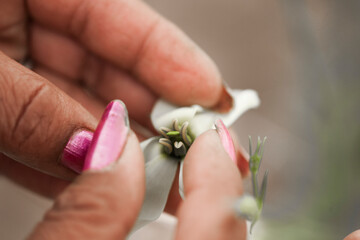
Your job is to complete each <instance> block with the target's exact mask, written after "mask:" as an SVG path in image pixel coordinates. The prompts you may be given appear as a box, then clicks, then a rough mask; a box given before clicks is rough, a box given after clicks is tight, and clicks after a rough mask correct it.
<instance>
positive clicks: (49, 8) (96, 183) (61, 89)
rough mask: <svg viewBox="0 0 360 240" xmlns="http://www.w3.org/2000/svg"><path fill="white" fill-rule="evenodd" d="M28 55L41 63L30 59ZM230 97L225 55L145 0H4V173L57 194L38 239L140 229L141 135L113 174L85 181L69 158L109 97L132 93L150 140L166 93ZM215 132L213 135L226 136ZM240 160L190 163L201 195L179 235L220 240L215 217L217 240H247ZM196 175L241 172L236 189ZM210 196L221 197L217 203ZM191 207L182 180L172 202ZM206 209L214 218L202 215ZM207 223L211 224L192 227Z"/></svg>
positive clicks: (0, 141)
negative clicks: (239, 200) (238, 210)
mask: <svg viewBox="0 0 360 240" xmlns="http://www.w3.org/2000/svg"><path fill="white" fill-rule="evenodd" d="M27 58H31V59H32V64H33V66H32V70H29V69H27V68H25V67H24V66H22V65H21V64H19V63H18V62H21V61H23V60H25V59H27ZM222 96H223V95H222V84H221V77H220V74H219V71H218V70H217V68H216V66H215V64H214V63H213V61H212V60H211V59H210V58H209V57H208V56H207V55H206V54H205V53H204V52H203V51H202V50H201V49H200V48H198V47H197V46H196V45H195V44H194V43H193V42H192V41H191V40H190V39H189V38H188V37H187V36H186V35H185V34H183V33H182V32H181V31H180V30H179V29H178V28H177V27H176V26H174V25H173V24H172V23H170V22H169V21H167V20H166V19H164V18H162V17H161V16H160V15H159V14H157V13H156V12H154V11H153V10H152V9H151V8H150V7H148V6H147V5H146V4H144V3H143V2H140V1H136V0H133V1H126V0H117V1H113V0H100V1H86V0H60V1H46V0H27V1H24V0H0V116H1V118H0V173H1V174H3V175H4V176H6V177H8V178H9V179H11V180H13V181H14V182H17V183H19V184H21V185H23V186H25V187H27V188H29V189H30V190H32V191H34V192H37V193H40V194H42V195H45V196H48V197H51V198H55V199H56V200H55V204H54V206H53V208H52V209H51V210H50V211H49V213H48V214H47V215H46V216H45V218H44V220H43V221H42V222H41V223H40V224H39V225H38V227H37V228H36V229H35V231H34V232H33V234H32V235H31V237H30V239H70V238H72V239H81V238H85V239H123V238H124V237H125V236H126V234H127V233H128V231H129V230H130V229H131V226H132V224H133V223H134V221H135V218H136V214H137V213H138V211H139V208H140V206H141V200H142V196H143V193H144V187H143V177H144V176H143V172H142V170H141V169H143V166H142V163H143V160H142V155H140V152H139V151H140V150H139V145H138V141H137V140H136V138H135V135H131V136H130V137H129V139H128V142H127V145H126V147H125V150H124V152H123V154H122V157H121V159H122V160H119V161H118V164H116V165H115V166H114V167H113V168H112V169H111V170H109V171H106V172H102V171H99V172H87V173H84V174H82V175H81V176H80V177H77V178H76V176H77V175H76V174H75V173H74V172H72V171H71V170H69V169H67V168H65V167H63V166H62V165H61V164H60V163H59V159H60V157H61V154H62V150H63V149H64V147H65V145H66V143H67V141H68V139H69V138H70V137H71V136H72V134H73V133H74V132H76V131H78V130H79V129H87V130H90V131H94V130H95V128H96V125H97V122H98V120H99V118H100V116H101V114H102V112H103V110H104V108H105V105H106V103H107V102H109V101H110V100H112V99H122V100H123V101H124V102H125V104H126V105H127V108H128V111H129V116H130V118H131V119H132V121H133V123H134V124H133V123H132V124H131V127H132V128H133V130H134V131H135V132H137V136H138V137H140V138H141V136H142V134H139V132H143V131H140V130H138V129H139V128H137V127H136V126H138V127H143V128H145V129H148V130H150V132H151V131H153V129H152V128H151V125H150V119H149V113H150V112H151V109H152V106H153V104H154V102H155V101H156V99H157V98H158V97H162V98H165V99H167V100H169V101H171V102H174V103H175V104H178V105H189V104H195V103H196V104H200V105H202V106H205V107H213V106H215V107H216V106H218V103H219V102H224V101H223V100H222V99H221V98H222ZM139 103H141V104H139ZM147 134H149V132H147ZM214 134H215V133H213V134H211V135H210V136H209V139H213V140H214V141H215V142H216V141H217V142H218V141H219V140H218V138H216V137H215V136H214ZM216 139H217V140H216ZM199 141H201V140H199ZM207 141H210V140H204V142H205V143H206V142H207ZM207 144H208V143H207ZM213 144H214V143H213ZM215 145H218V148H214V149H219V146H221V145H219V144H215ZM214 147H215V146H214ZM197 148H199V149H200V150H199V151H196V149H197ZM194 149H195V150H193V151H194V153H193V154H190V152H189V155H190V157H189V159H199V162H201V161H205V160H206V161H208V160H207V158H209V159H212V161H214V164H215V163H216V164H218V165H219V166H220V165H221V166H222V165H223V164H222V163H223V159H224V162H226V160H228V156H227V155H226V152H225V151H221V150H219V151H220V152H217V153H216V154H212V155H211V154H209V155H207V153H206V152H207V151H205V152H202V151H204V149H203V147H202V145H201V144H199V147H195V148H194ZM204 153H205V155H204ZM202 159H203V160H202ZM216 161H217V162H216ZM189 162H194V163H195V162H196V161H195V160H189ZM230 163H231V161H230V162H229V164H224V166H223V167H221V168H220V169H221V174H220V171H219V172H218V173H215V172H214V173H213V174H211V171H215V169H217V168H218V167H217V166H216V167H215V168H211V169H210V168H209V171H205V172H204V174H205V173H206V174H207V175H204V174H203V173H201V172H200V171H199V170H196V169H199V166H198V165H196V164H193V165H191V164H189V165H187V166H186V168H188V169H189V170H186V171H188V172H189V175H188V176H185V181H187V182H189V183H188V184H187V185H188V187H189V189H185V191H186V192H187V193H189V194H188V195H189V198H188V200H187V201H185V202H184V203H183V204H182V205H181V208H180V210H179V212H178V214H179V219H180V224H179V229H178V232H177V239H189V238H194V239H199V238H200V239H201V238H202V237H204V238H205V237H206V238H207V239H208V238H209V239H212V238H211V236H210V235H209V234H208V233H207V232H205V229H206V228H207V227H206V226H208V227H211V229H212V231H213V234H214V235H212V236H216V237H217V239H234V238H238V236H240V237H243V238H244V236H245V225H244V223H243V222H241V221H238V220H236V219H234V216H232V214H231V211H229V209H228V208H227V206H228V204H227V201H228V200H229V199H231V198H233V197H234V196H235V194H241V192H242V190H241V177H240V174H239V173H238V172H237V171H235V170H236V168H234V166H233V165H230ZM216 164H215V165H216ZM215 165H209V166H213V167H214V166H215ZM120 166H121V167H120ZM192 166H193V167H192ZM204 166H207V164H205V165H204ZM191 169H194V170H191ZM222 171H223V172H222ZM129 172H131V174H129ZM134 172H136V174H134ZM190 172H193V173H190ZM192 174H193V175H194V176H197V177H198V178H199V179H200V180H201V179H204V178H209V177H210V178H211V179H209V180H211V183H216V182H217V181H220V182H225V181H226V179H227V178H229V179H227V180H229V181H226V182H227V185H229V187H227V188H225V189H223V188H221V189H220V186H222V185H219V184H215V185H214V186H215V187H214V188H213V189H212V188H211V189H210V188H209V187H207V186H206V184H205V183H203V184H197V183H200V182H201V181H200V180H199V181H197V180H195V179H193V178H194V176H191V175H192ZM224 177H225V178H224ZM75 178H76V179H75ZM74 179H75V181H74ZM125 179H126V181H125ZM129 179H131V180H133V181H130V180H129ZM187 179H191V180H187ZM71 181H74V182H73V183H71V184H70V182H71ZM124 182H126V184H123V183H124ZM191 182H194V184H192V183H191ZM120 183H121V184H120ZM192 185H194V186H192ZM90 186H91V187H90ZM113 189H117V191H113ZM219 191H221V193H222V196H217V195H219V194H218V193H219ZM210 195H216V197H215V198H214V199H213V200H211V201H208V199H209V197H210ZM123 196H130V197H129V198H128V199H126V198H124V197H123ZM203 202H205V204H204V205H201V206H200V205H199V204H200V203H203ZM225 203H226V204H225ZM179 204H180V199H179V196H178V194H177V182H175V183H174V186H173V189H172V194H171V196H170V198H169V202H168V206H167V208H166V209H167V210H168V211H169V212H171V213H173V214H175V213H176V212H177V209H178V206H179ZM107 206H113V207H114V208H113V209H111V210H110V209H109V208H108V207H107ZM194 208H199V213H200V212H201V213H202V214H203V216H204V218H203V219H198V218H195V219H197V220H196V222H195V221H194V220H192V221H191V217H190V216H191V214H192V213H193V212H194V210H193V209H194ZM209 209H212V210H211V211H208V210H209ZM197 211H198V210H197ZM114 213H116V214H114ZM120 213H121V214H120ZM210 213H211V214H213V215H212V216H210V215H209V214H210ZM202 214H199V216H198V217H200V216H201V215H202ZM217 216H218V217H217ZM96 219H98V220H96ZM182 219H184V220H182ZM208 219H211V221H209V222H208V224H209V225H207V224H205V223H206V221H207V220H208ZM188 221H190V222H188ZM197 221H202V222H203V224H202V225H201V226H199V227H198V228H196V229H191V226H193V227H194V226H196V224H194V223H198V222H197ZM181 222H182V223H181ZM186 222H188V223H186ZM190 223H193V224H192V225H190ZM72 226H76V227H72ZM94 226H96V228H95V227H94ZM74 229H80V230H79V231H74ZM94 229H96V231H94ZM192 233H193V235H191V234H192ZM190 235H191V236H190ZM231 236H232V237H231ZM213 239H216V238H213ZM240 239H241V238H240Z"/></svg>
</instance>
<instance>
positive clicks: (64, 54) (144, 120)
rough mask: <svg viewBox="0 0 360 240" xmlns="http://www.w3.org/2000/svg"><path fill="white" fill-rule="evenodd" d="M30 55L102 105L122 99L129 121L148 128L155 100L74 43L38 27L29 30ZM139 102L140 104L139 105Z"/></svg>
mask: <svg viewBox="0 0 360 240" xmlns="http://www.w3.org/2000/svg"><path fill="white" fill-rule="evenodd" d="M31 29H32V30H31V32H32V34H31V46H30V50H31V55H32V57H33V59H34V60H35V61H36V62H37V63H40V64H41V65H42V66H45V67H47V68H48V69H50V70H52V71H53V72H55V73H57V74H59V75H61V76H64V77H65V78H66V79H67V80H71V82H72V83H78V84H77V85H82V86H85V87H86V89H88V90H90V91H91V92H92V93H93V94H94V95H95V96H97V97H98V98H99V99H101V100H103V101H104V102H106V103H107V102H109V101H111V100H112V99H121V100H122V101H123V102H124V103H125V104H126V106H127V108H128V110H129V114H130V117H131V118H133V119H134V120H136V121H137V122H138V123H141V124H142V125H144V126H146V127H148V128H150V127H151V122H150V117H149V115H150V112H151V109H152V107H153V105H154V102H155V100H156V98H155V96H154V93H152V92H151V91H150V90H149V89H148V88H146V87H145V86H144V85H143V84H141V83H139V82H138V81H137V80H136V79H135V78H134V77H132V76H131V75H130V74H128V73H126V72H125V71H123V70H121V69H119V68H116V67H114V66H113V65H111V64H110V63H108V62H107V61H104V60H102V59H100V58H99V57H96V56H94V55H93V54H91V53H89V51H86V50H85V49H83V48H82V47H80V46H79V44H78V43H76V42H75V41H74V40H73V39H71V38H69V37H66V36H64V35H61V34H58V33H55V32H53V31H49V30H47V29H45V28H42V27H40V26H38V25H34V26H33V27H32V28H31ZM139 102H141V104H139Z"/></svg>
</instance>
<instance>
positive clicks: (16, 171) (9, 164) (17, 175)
mask: <svg viewBox="0 0 360 240" xmlns="http://www.w3.org/2000/svg"><path fill="white" fill-rule="evenodd" d="M0 173H1V174H2V175H3V176H5V177H7V178H8V179H11V180H12V181H13V182H15V183H17V184H19V185H21V186H23V187H25V188H27V189H29V190H31V191H32V192H34V193H37V194H40V195H42V196H44V197H47V198H55V197H56V196H58V195H59V194H60V193H61V192H62V191H63V190H64V189H65V188H66V187H67V186H68V185H69V184H70V182H69V181H65V180H62V179H59V178H56V177H53V176H50V175H48V174H45V173H42V172H39V171H37V170H35V169H32V168H29V167H27V166H25V165H23V164H21V163H19V162H16V161H14V160H13V159H10V158H8V157H6V156H5V155H3V154H0Z"/></svg>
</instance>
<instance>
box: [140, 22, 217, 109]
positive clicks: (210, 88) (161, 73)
mask: <svg viewBox="0 0 360 240" xmlns="http://www.w3.org/2000/svg"><path fill="white" fill-rule="evenodd" d="M160 42H161V45H159V43H160ZM134 70H135V72H136V73H137V74H138V76H139V78H140V79H141V80H142V81H144V83H145V84H146V85H148V86H149V87H150V88H152V89H153V90H154V91H155V92H156V93H157V94H158V95H160V96H161V97H163V98H165V99H167V100H169V101H171V102H173V103H176V104H178V105H191V104H195V103H196V104H200V105H202V106H204V107H211V106H214V105H215V104H216V103H217V102H218V100H219V98H220V95H221V89H222V80H221V75H220V72H219V70H218V68H217V66H216V64H215V63H214V61H213V60H212V59H211V58H210V57H209V56H208V55H207V54H206V53H205V52H204V51H203V50H202V49H201V48H200V47H198V46H197V45H196V44H195V43H194V42H193V41H192V40H191V39H190V38H189V37H188V36H187V35H186V34H184V33H183V32H182V31H181V30H180V29H179V28H178V27H176V26H175V25H174V24H172V23H170V22H169V21H167V20H165V19H161V21H159V22H158V23H157V25H156V27H155V28H154V29H153V31H152V33H151V35H150V36H149V38H148V39H147V42H146V44H145V45H144V46H143V51H142V52H141V53H140V54H139V58H138V61H137V63H136V65H135V68H134Z"/></svg>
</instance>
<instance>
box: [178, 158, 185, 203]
mask: <svg viewBox="0 0 360 240" xmlns="http://www.w3.org/2000/svg"><path fill="white" fill-rule="evenodd" d="M183 169H184V160H182V161H181V162H180V171H179V194H180V197H181V198H182V199H183V200H185V193H184V180H183Z"/></svg>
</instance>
